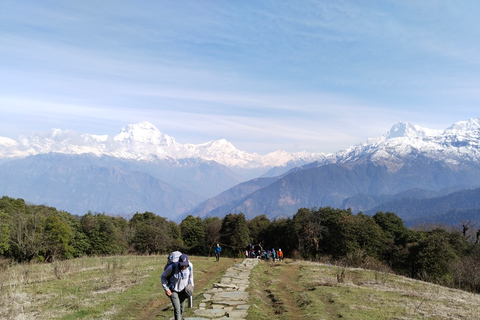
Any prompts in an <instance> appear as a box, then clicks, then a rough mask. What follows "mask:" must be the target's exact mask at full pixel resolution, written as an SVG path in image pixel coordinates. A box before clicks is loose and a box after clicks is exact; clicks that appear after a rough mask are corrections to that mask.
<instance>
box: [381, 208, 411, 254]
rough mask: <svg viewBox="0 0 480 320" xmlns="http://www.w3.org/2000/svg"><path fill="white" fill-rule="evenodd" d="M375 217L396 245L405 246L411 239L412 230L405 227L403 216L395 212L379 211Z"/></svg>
mask: <svg viewBox="0 0 480 320" xmlns="http://www.w3.org/2000/svg"><path fill="white" fill-rule="evenodd" d="M373 219H374V220H375V222H376V223H377V224H378V225H379V226H380V227H381V228H382V230H383V231H384V232H385V234H386V235H387V236H388V237H389V238H391V239H393V241H394V243H395V244H396V245H403V246H405V245H406V244H407V243H408V242H409V241H410V240H411V231H410V230H408V228H407V227H405V225H404V223H403V220H402V218H400V217H399V216H397V215H396V214H395V213H393V212H386V213H383V212H382V211H379V212H377V213H376V214H375V215H374V216H373Z"/></svg>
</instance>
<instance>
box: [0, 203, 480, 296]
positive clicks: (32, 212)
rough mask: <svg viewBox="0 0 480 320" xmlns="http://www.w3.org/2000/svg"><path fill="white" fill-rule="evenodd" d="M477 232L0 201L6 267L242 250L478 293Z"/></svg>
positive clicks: (333, 212) (380, 220) (334, 216)
mask: <svg viewBox="0 0 480 320" xmlns="http://www.w3.org/2000/svg"><path fill="white" fill-rule="evenodd" d="M479 238H480V228H479V226H476V225H475V224H473V223H469V222H465V221H464V222H463V225H462V224H461V223H460V222H459V228H458V229H449V230H446V229H442V228H434V227H432V228H429V229H423V230H418V229H417V230H412V229H408V228H407V227H405V225H404V223H403V221H402V219H401V218H399V217H398V216H397V215H396V214H395V213H391V212H386V213H383V212H377V213H376V214H374V215H373V216H368V215H364V214H361V213H360V214H357V215H354V214H353V213H352V212H351V211H350V210H342V209H334V208H331V207H324V208H319V209H317V208H312V209H307V208H301V209H299V210H298V211H297V213H296V214H294V215H293V218H287V219H276V220H273V221H271V220H269V219H268V218H267V217H266V216H265V215H261V216H257V217H255V218H253V219H251V220H247V219H246V217H245V215H244V214H243V213H240V214H228V215H226V216H225V217H223V218H222V219H220V218H218V217H213V218H212V217H206V218H204V219H202V218H199V217H193V216H191V215H190V216H188V217H186V218H185V219H184V220H183V221H182V222H181V223H179V224H177V223H175V222H172V221H169V220H167V219H166V218H163V217H160V216H158V215H156V214H154V213H152V212H144V213H136V214H135V215H134V216H133V217H132V218H131V219H130V220H126V219H125V218H123V217H112V216H108V215H105V214H101V213H88V214H85V215H84V216H81V217H79V216H73V215H71V214H69V213H68V212H64V211H58V210H56V209H55V208H52V207H47V206H38V205H29V204H27V203H25V201H24V200H22V199H13V198H9V197H6V196H4V197H3V198H1V199H0V255H1V256H2V257H3V258H4V259H7V261H8V260H9V261H16V262H51V261H54V260H58V259H70V258H74V257H81V256H87V255H115V254H125V253H128V254H154V253H155V254H157V253H160V254H163V253H168V252H170V251H173V250H181V251H183V252H185V253H188V254H194V255H205V256H208V255H211V254H212V249H213V248H214V246H215V245H216V244H217V243H219V244H220V245H221V246H222V248H223V251H222V253H223V254H224V255H226V256H230V257H242V256H243V251H244V250H246V249H247V248H251V245H253V246H254V249H255V251H256V252H257V253H258V252H259V253H262V252H263V251H264V250H271V249H272V248H275V249H276V250H277V249H279V248H281V249H282V251H283V252H284V253H285V255H286V256H287V257H292V258H303V259H306V260H312V261H332V262H333V261H335V262H336V263H337V264H338V263H340V264H344V265H345V266H357V267H366V268H379V267H382V268H385V267H388V268H391V270H393V271H394V272H396V273H398V274H401V275H406V276H409V277H412V278H418V279H422V280H428V281H432V282H435V283H439V284H442V285H447V286H451V287H455V288H461V289H464V290H469V291H472V292H480V243H479V240H480V239H479Z"/></svg>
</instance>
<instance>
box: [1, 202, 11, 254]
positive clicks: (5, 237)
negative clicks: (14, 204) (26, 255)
mask: <svg viewBox="0 0 480 320" xmlns="http://www.w3.org/2000/svg"><path fill="white" fill-rule="evenodd" d="M9 248H10V216H9V215H8V214H6V213H4V212H2V211H0V255H3V254H4V253H6V252H7V251H8V249H9Z"/></svg>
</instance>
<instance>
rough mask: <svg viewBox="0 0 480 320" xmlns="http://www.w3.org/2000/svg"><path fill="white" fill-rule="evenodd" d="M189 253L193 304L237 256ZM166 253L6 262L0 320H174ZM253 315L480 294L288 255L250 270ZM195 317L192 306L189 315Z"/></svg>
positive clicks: (403, 310) (465, 305) (396, 307)
mask: <svg viewBox="0 0 480 320" xmlns="http://www.w3.org/2000/svg"><path fill="white" fill-rule="evenodd" d="M214 260H215V259H214V258H207V257H191V261H192V262H193V264H194V270H195V293H194V306H197V307H198V305H199V303H200V302H201V299H202V295H201V294H200V293H202V292H204V290H205V289H207V288H211V287H212V283H213V282H218V281H219V279H220V278H221V276H222V274H223V273H224V271H225V270H226V269H227V268H228V267H229V266H230V265H232V264H234V263H236V262H238V261H239V260H238V259H237V260H236V259H230V258H221V259H220V263H216V262H214ZM165 261H166V256H155V255H152V256H117V257H92V258H77V259H71V260H66V261H58V262H54V263H51V264H16V265H7V264H6V263H5V260H3V261H0V268H1V272H0V319H13V318H19V319H20V318H24V319H142V320H147V319H169V318H171V316H172V315H173V312H172V310H171V309H170V308H169V300H168V299H167V297H166V296H165V294H164V293H163V289H162V288H161V286H160V273H161V272H162V270H163V265H164V263H165ZM248 290H249V293H250V295H251V301H250V305H251V307H250V309H249V314H248V317H247V319H267V318H274V319H339V318H343V319H479V318H480V308H479V305H480V296H479V295H478V294H472V293H468V292H464V291H460V290H454V289H450V288H445V287H441V286H438V285H433V284H430V283H426V282H422V281H418V280H412V279H409V278H405V277H399V276H396V275H393V274H390V273H388V272H386V270H378V271H370V270H364V269H354V268H342V267H338V266H331V265H328V264H321V263H312V262H306V261H293V260H289V259H286V260H285V261H283V262H281V263H279V262H276V263H273V262H270V263H265V262H263V261H262V262H261V263H259V264H258V266H257V267H255V268H254V269H253V271H252V274H251V279H250V287H249V289H248ZM189 316H190V317H191V316H193V312H192V309H187V317H189Z"/></svg>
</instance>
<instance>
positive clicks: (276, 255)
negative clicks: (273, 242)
mask: <svg viewBox="0 0 480 320" xmlns="http://www.w3.org/2000/svg"><path fill="white" fill-rule="evenodd" d="M244 254H245V258H253V259H254V258H259V259H265V261H270V258H272V261H273V262H275V261H282V260H283V251H282V249H278V250H275V248H272V250H263V251H261V250H257V251H255V249H253V246H252V247H251V250H245V252H244Z"/></svg>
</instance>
